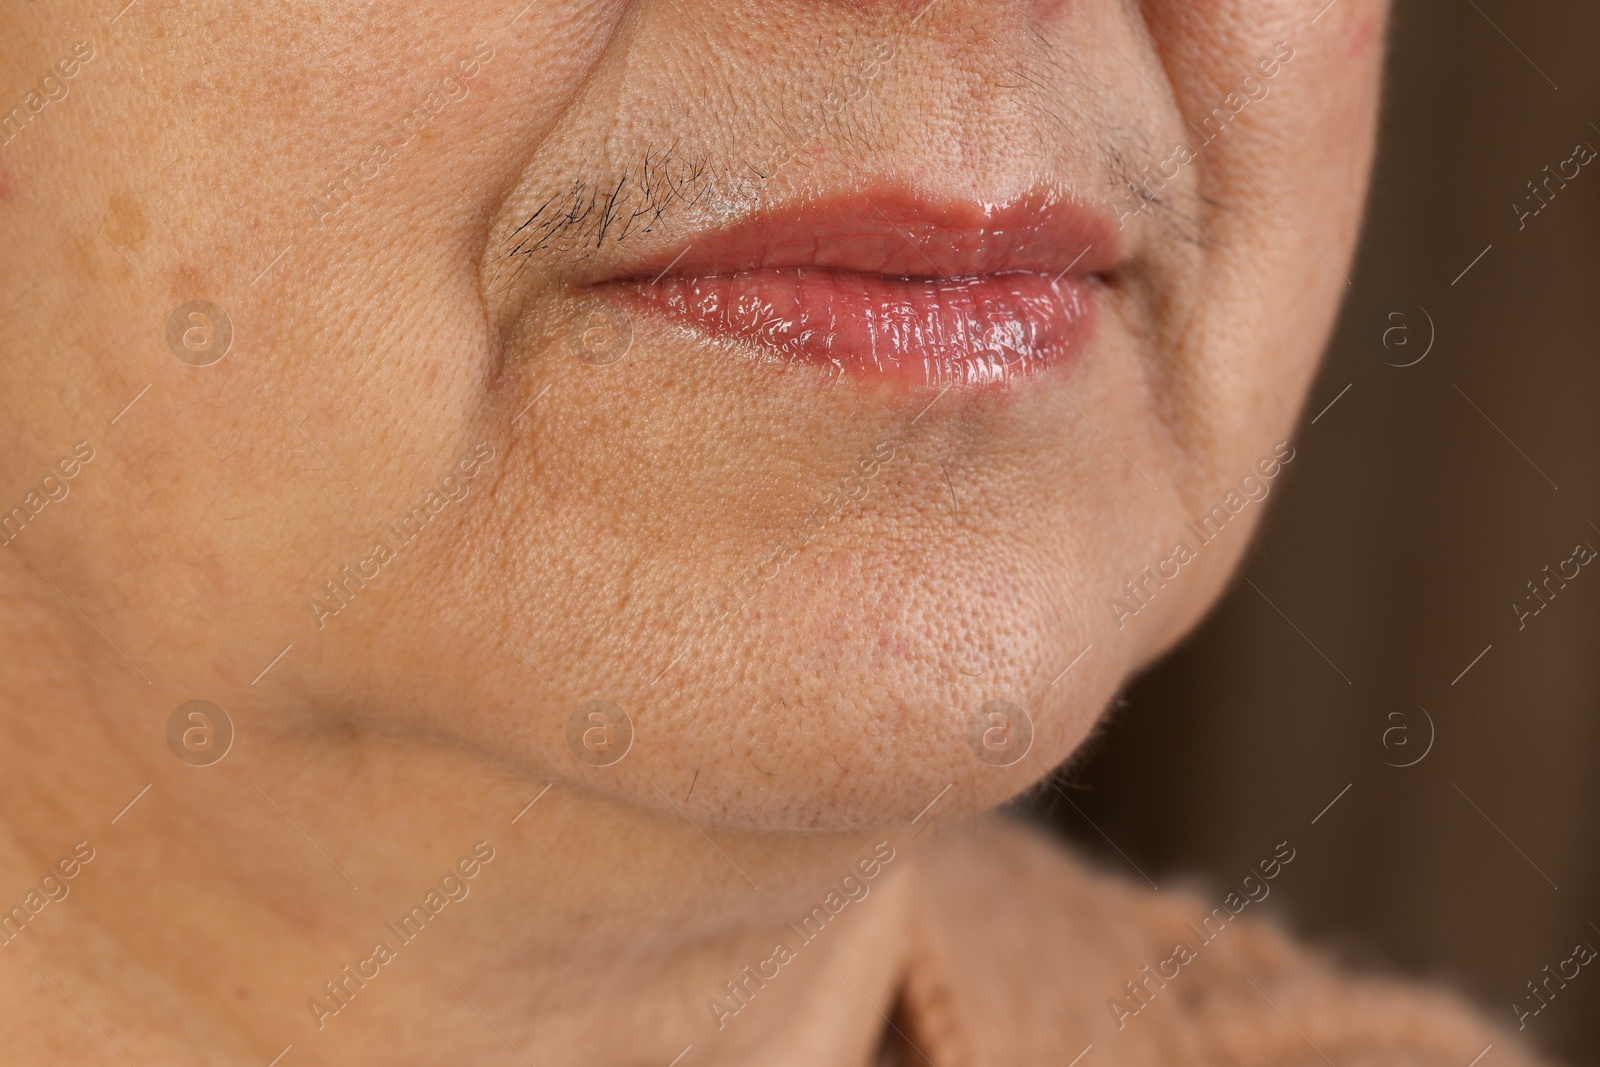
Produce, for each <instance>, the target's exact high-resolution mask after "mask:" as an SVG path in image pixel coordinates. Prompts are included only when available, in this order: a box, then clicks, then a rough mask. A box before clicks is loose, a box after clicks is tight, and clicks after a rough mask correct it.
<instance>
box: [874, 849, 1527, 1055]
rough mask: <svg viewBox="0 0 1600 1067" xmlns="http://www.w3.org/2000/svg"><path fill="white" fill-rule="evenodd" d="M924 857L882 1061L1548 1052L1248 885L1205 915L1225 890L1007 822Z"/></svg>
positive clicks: (1260, 875) (1261, 875)
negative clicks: (1098, 858)
mask: <svg viewBox="0 0 1600 1067" xmlns="http://www.w3.org/2000/svg"><path fill="white" fill-rule="evenodd" d="M918 851H919V853H920V855H919V856H918V860H917V864H918V868H919V870H918V873H917V877H916V878H915V882H916V889H915V900H914V902H913V905H912V908H913V918H912V923H913V929H912V931H911V937H910V939H909V940H910V944H911V945H912V946H913V947H912V953H911V960H910V963H909V965H908V967H907V970H906V974H905V978H904V987H903V991H902V993H901V998H900V1002H899V1006H898V1008H897V1009H896V1012H895V1015H894V1019H893V1024H894V1025H893V1026H892V1027H891V1028H889V1029H888V1030H887V1040H886V1047H885V1049H884V1052H883V1055H882V1057H881V1060H882V1062H883V1063H885V1064H927V1063H930V1062H931V1063H932V1064H934V1065H936V1067H1001V1065H1004V1067H1019V1065H1033V1064H1040V1065H1045V1064H1048V1065H1053V1067H1072V1065H1077V1067H1107V1065H1111V1064H1116V1065H1119V1067H1143V1065H1146V1064H1148V1065H1157V1064H1160V1065H1162V1067H1179V1065H1191V1064H1208V1065H1212V1064H1214V1065H1223V1064H1226V1065H1230V1067H1232V1065H1238V1067H1250V1065H1258V1064H1259V1065H1261V1067H1267V1065H1272V1067H1296V1065H1306V1067H1329V1065H1332V1067H1379V1065H1383V1067H1388V1065H1400V1064H1407V1065H1412V1064H1427V1065H1438V1067H1469V1065H1474V1067H1532V1065H1534V1064H1536V1063H1538V1062H1540V1061H1538V1060H1537V1059H1536V1058H1535V1057H1534V1056H1533V1055H1532V1054H1531V1053H1530V1052H1529V1051H1528V1050H1527V1049H1525V1048H1524V1047H1522V1046H1520V1045H1519V1044H1518V1042H1517V1040H1516V1039H1515V1038H1514V1037H1513V1036H1512V1035H1511V1034H1509V1033H1507V1032H1505V1031H1503V1030H1500V1029H1496V1028H1493V1027H1491V1026H1490V1025H1489V1024H1487V1023H1486V1022H1485V1021H1484V1020H1483V1019H1482V1018H1481V1017H1480V1016H1479V1015H1477V1014H1476V1013H1475V1012H1474V1011H1473V1010H1471V1009H1469V1008H1468V1007H1467V1006H1466V1005H1465V1004H1464V1003H1463V1002H1462V1001H1461V1000H1459V999H1458V998H1456V997H1454V996H1451V995H1448V994H1445V993H1443V992H1439V991H1435V990H1431V989H1427V988H1422V987H1419V986H1416V985H1412V984H1407V983H1403V982H1399V981H1393V980H1388V979H1381V978H1357V977H1352V976H1350V975H1348V974H1344V973H1341V972H1340V971H1338V970H1337V969H1335V968H1334V967H1332V966H1331V965H1330V964H1329V963H1328V962H1326V961H1324V960H1323V959H1321V958H1319V957H1318V956H1317V955H1316V954H1314V953H1312V952H1310V951H1308V950H1306V949H1304V948H1301V947H1299V946H1297V945H1295V944H1293V943H1292V942H1291V941H1290V940H1289V939H1288V938H1287V937H1285V936H1284V935H1283V934H1281V933H1280V932H1279V931H1277V930H1276V929H1275V928H1274V927H1272V926H1271V925H1269V924H1268V923H1265V922H1263V921H1261V920H1260V919H1258V918H1255V917H1253V916H1252V915H1251V914H1249V913H1250V912H1251V910H1252V908H1251V906H1249V905H1248V904H1243V901H1244V900H1245V897H1244V896H1242V895H1240V896H1236V897H1234V898H1233V899H1232V900H1231V901H1229V902H1228V904H1227V905H1224V906H1223V907H1221V908H1218V909H1215V910H1208V909H1212V907H1213V904H1214V903H1216V902H1211V901H1206V902H1202V901H1201V900H1200V899H1198V898H1194V897H1189V896H1185V895H1180V894H1175V893H1167V892H1160V893H1157V892H1152V891H1150V890H1148V889H1146V888H1144V887H1143V886H1139V885H1133V884H1128V883H1126V882H1123V881H1121V880H1118V879H1115V878H1112V877H1109V876H1106V875H1102V874H1098V873H1094V872H1091V871H1089V870H1087V869H1086V868H1085V867H1084V866H1083V865H1082V864H1081V863H1080V862H1078V861H1075V860H1074V859H1073V858H1072V857H1071V856H1070V855H1069V854H1068V853H1067V852H1065V851H1064V850H1063V849H1061V848H1060V847H1059V846H1057V845H1056V844H1054V843H1052V842H1050V841H1048V840H1046V839H1045V838H1043V837H1042V836H1040V835H1038V834H1036V833H1034V832H1032V831H1028V830H1025V829H1022V828H1019V827H1015V826H1011V825H1008V824H1003V823H998V822H996V823H992V824H989V825H987V826H985V827H984V828H983V829H982V830H981V831H980V832H978V833H974V834H970V835H961V836H960V837H953V838H951V839H950V840H947V841H943V842H940V843H938V844H936V845H934V846H933V847H929V848H926V849H919V850H918ZM1290 851H1292V850H1290ZM1291 862H1292V861H1291ZM1264 869H1265V871H1274V866H1273V865H1272V862H1271V861H1270V860H1269V861H1268V862H1267V864H1265V865H1264ZM1274 873H1279V874H1281V870H1279V871H1274ZM1264 878H1265V874H1264V873H1263V872H1258V875H1257V879H1256V884H1257V885H1259V883H1260V882H1261V881H1262V880H1264ZM1251 891H1253V892H1255V893H1258V894H1259V893H1260V892H1261V890H1260V889H1259V888H1255V889H1253V890H1251ZM1223 896H1224V897H1225V896H1226V894H1223ZM1234 907H1236V908H1238V909H1239V910H1238V913H1237V914H1236V915H1230V914H1229V913H1230V911H1231V908H1234ZM1207 916H1211V918H1210V920H1209V922H1207V921H1204V919H1205V917H1207ZM1207 938H1209V940H1207ZM1180 946H1181V947H1180ZM1184 949H1186V950H1187V951H1184ZM1147 968H1148V969H1147ZM1486 1050H1487V1051H1486ZM1480 1056H1481V1059H1480V1058H1479V1057H1480Z"/></svg>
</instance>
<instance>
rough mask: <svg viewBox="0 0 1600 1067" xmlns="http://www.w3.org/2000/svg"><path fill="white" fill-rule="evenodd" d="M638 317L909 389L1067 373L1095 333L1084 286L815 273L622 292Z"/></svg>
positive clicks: (1035, 280) (749, 275)
mask: <svg viewBox="0 0 1600 1067" xmlns="http://www.w3.org/2000/svg"><path fill="white" fill-rule="evenodd" d="M626 288H628V289H630V290H632V292H633V294H634V296H635V297H636V298H637V302H638V303H640V304H642V305H643V306H644V307H646V308H649V309H651V310H654V311H657V312H660V313H662V314H664V315H665V316H667V317H669V318H671V319H673V320H675V321H677V322H679V323H682V324H684V325H687V326H690V327H691V328H693V329H696V330H698V331H701V332H703V333H705V334H708V335H710V336H712V337H717V338H726V339H734V340H738V341H743V342H746V343H748V344H751V345H753V346H755V347H756V348H758V349H760V350H762V351H763V352H765V353H767V354H769V355H776V356H778V357H780V358H781V359H783V361H784V362H785V363H793V362H803V363H808V364H814V365H818V366H821V367H824V368H827V369H829V370H831V371H833V372H834V373H836V374H838V375H839V376H848V377H852V378H858V379H862V380H867V381H877V382H884V383H887V384H890V385H894V386H898V387H901V388H904V389H907V390H914V391H920V390H922V389H927V388H933V389H944V388H947V387H951V386H985V385H997V384H1004V383H1006V382H1009V381H1011V380H1013V379H1016V378H1021V377H1026V376H1030V375H1036V374H1040V373H1042V372H1044V371H1046V370H1049V369H1050V368H1052V367H1058V366H1061V365H1063V364H1064V363H1068V362H1070V361H1071V360H1072V359H1073V358H1074V357H1075V355H1076V354H1077V353H1078V352H1079V351H1080V350H1081V349H1082V348H1083V347H1084V346H1085V345H1086V344H1087V343H1088V341H1089V339H1090V336H1091V334H1092V332H1093V328H1094V290H1093V286H1092V283H1091V282H1090V281H1088V280H1087V279H1085V278H1082V277H1064V278H1058V279H1052V278H1050V277H1049V276H1048V275H1044V274H1038V273H1033V272H1023V271H1019V272H1015V273H1006V274H986V275H980V276H977V277H970V278H950V279H935V278H896V277H887V276H883V275H877V274H863V273H857V272H852V271H838V270H824V269H818V268H810V267H803V268H791V269H781V270H753V271H744V272H740V273H737V274H726V275H717V276H712V277H692V278H686V277H674V278H664V279H660V280H658V281H655V282H650V283H643V282H639V283H627V285H626Z"/></svg>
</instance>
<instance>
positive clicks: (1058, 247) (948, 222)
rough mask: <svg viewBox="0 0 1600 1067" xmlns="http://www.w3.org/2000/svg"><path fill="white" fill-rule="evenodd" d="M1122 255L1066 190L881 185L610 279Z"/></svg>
mask: <svg viewBox="0 0 1600 1067" xmlns="http://www.w3.org/2000/svg"><path fill="white" fill-rule="evenodd" d="M1122 256H1123V252H1122V247H1121V243H1120V241H1119V239H1118V233H1117V230H1116V228H1115V226H1113V225H1112V223H1111V222H1110V221H1109V220H1108V219H1107V218H1106V216H1105V215H1103V214H1101V213H1099V212H1097V211H1094V210H1092V209H1090V208H1087V207H1085V206H1083V205H1082V204H1080V203H1077V202H1075V201H1073V200H1072V199H1070V198H1067V197H1064V196H1060V195H1047V194H1037V195H1029V196H1024V197H1021V198H1019V199H1017V200H1013V201H1010V202H1008V203H1004V204H986V203H981V202H978V201H956V200H935V199H932V198H928V197H922V196H916V195H911V194H906V193H903V192H898V191H883V192H878V193H875V194H872V195H866V194H861V193H851V194H845V195H837V196H825V197H811V198H807V199H804V200H802V201H800V202H797V203H785V204H780V205H776V206H774V207H772V208H767V209H763V210H758V211H757V212H755V213H754V214H752V215H749V216H746V217H745V218H743V219H741V220H739V221H737V222H734V223H732V224H730V225H728V226H725V227H723V228H721V229H716V230H713V231H711V232H703V233H699V234H694V235H691V236H688V237H686V238H685V239H683V240H680V241H678V242H677V243H676V244H673V245H670V246H668V247H665V248H662V249H660V250H659V251H651V252H649V253H647V254H645V255H644V256H642V257H640V258H638V259H632V260H630V261H629V262H627V263H626V264H623V265H619V267H618V269H617V271H616V272H615V273H613V274H612V275H611V278H610V279H608V280H612V281H628V282H650V281H654V280H657V279H659V278H662V277H668V276H676V277H707V276H713V275H727V274H739V273H744V272H748V271H757V270H783V269H793V268H800V267H809V268H820V269H827V270H836V271H840V272H855V273H861V274H874V275H880V276H889V277H901V278H957V277H976V276H983V275H992V274H1003V273H1009V272H1015V271H1031V272H1036V273H1041V274H1048V275H1050V276H1052V277H1056V278H1059V277H1060V276H1062V275H1070V276H1073V277H1078V278H1087V277H1092V276H1096V275H1104V274H1106V273H1108V272H1110V271H1112V270H1114V269H1115V268H1116V267H1117V266H1118V265H1119V264H1120V263H1121V261H1122Z"/></svg>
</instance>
